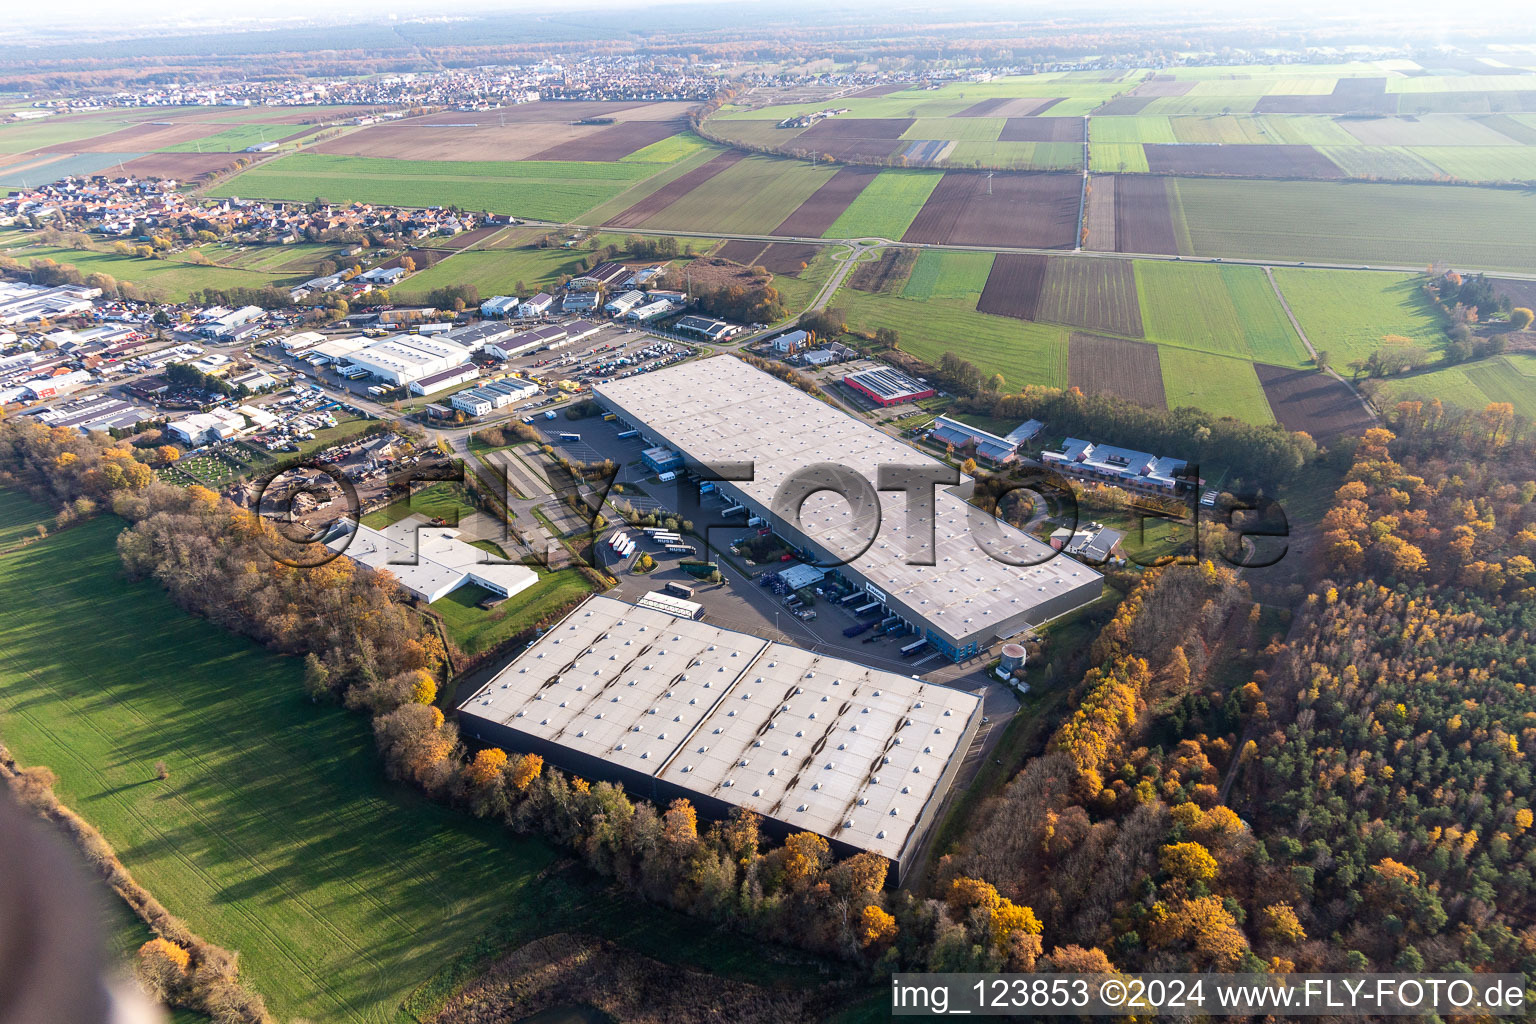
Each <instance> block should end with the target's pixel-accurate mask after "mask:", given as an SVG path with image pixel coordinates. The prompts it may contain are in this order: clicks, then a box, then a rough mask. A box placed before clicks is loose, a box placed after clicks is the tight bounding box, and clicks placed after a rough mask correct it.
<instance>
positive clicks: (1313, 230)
mask: <svg viewBox="0 0 1536 1024" xmlns="http://www.w3.org/2000/svg"><path fill="white" fill-rule="evenodd" d="M1135 180H1137V179H1135V178H1131V177H1122V178H1121V179H1120V180H1119V181H1118V182H1117V194H1116V200H1117V203H1119V204H1121V205H1122V206H1123V205H1124V203H1123V199H1124V191H1123V190H1124V186H1126V185H1127V184H1128V183H1129V182H1132V181H1135ZM1158 184H1161V183H1160V182H1159V183H1158ZM1167 185H1168V194H1169V196H1170V199H1171V202H1172V209H1173V219H1174V222H1175V224H1176V225H1179V224H1182V225H1183V226H1184V230H1183V231H1182V232H1180V238H1181V244H1180V248H1179V251H1180V252H1182V253H1183V254H1184V255H1187V256H1188V255H1195V256H1234V257H1241V258H1247V259H1273V260H1289V261H1296V260H1306V261H1309V262H1339V263H1370V264H1374V265H1380V266H1406V267H1422V266H1427V265H1429V264H1430V263H1432V262H1435V261H1437V260H1443V261H1445V262H1448V263H1450V264H1452V265H1453V266H1456V267H1458V268H1460V269H1464V270H1476V269H1488V270H1522V271H1524V270H1529V269H1530V268H1531V267H1532V266H1536V236H1533V235H1532V234H1531V232H1530V231H1528V230H1525V226H1526V225H1528V224H1529V223H1530V221H1531V216H1532V211H1533V209H1536V205H1533V204H1536V199H1533V198H1532V197H1531V196H1530V195H1528V194H1525V193H1522V192H1516V191H1506V190H1500V189H1482V188H1447V187H1445V186H1435V185H1379V184H1373V183H1366V182H1301V181H1266V182H1253V181H1231V180H1223V179H1216V178H1173V179H1169V180H1168V182H1167ZM1118 212H1119V208H1118V207H1117V215H1118ZM1120 236H1121V237H1120V238H1119V239H1118V240H1119V241H1120V243H1121V247H1122V251H1134V252H1149V251H1156V250H1149V249H1134V248H1130V247H1128V246H1126V244H1125V233H1124V232H1123V231H1122V232H1120Z"/></svg>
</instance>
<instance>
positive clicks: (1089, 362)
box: [1067, 331, 1166, 409]
mask: <svg viewBox="0 0 1536 1024" xmlns="http://www.w3.org/2000/svg"><path fill="white" fill-rule="evenodd" d="M1159 354H1160V353H1159V349H1158V347H1157V346H1156V345H1149V344H1147V343H1146V342H1144V341H1126V340H1125V339H1124V338H1106V337H1102V336H1100V335H1096V334H1085V333H1081V332H1076V331H1074V332H1073V334H1072V337H1071V339H1070V341H1069V347H1068V349H1067V382H1068V383H1069V384H1071V385H1072V386H1073V387H1075V388H1080V389H1081V390H1082V392H1083V394H1085V395H1114V396H1115V397H1117V398H1123V399H1125V400H1126V401H1128V402H1138V403H1140V404H1141V405H1147V406H1151V407H1152V408H1154V409H1161V408H1164V403H1165V400H1166V399H1165V395H1164V391H1163V370H1162V364H1161V362H1160V359H1159Z"/></svg>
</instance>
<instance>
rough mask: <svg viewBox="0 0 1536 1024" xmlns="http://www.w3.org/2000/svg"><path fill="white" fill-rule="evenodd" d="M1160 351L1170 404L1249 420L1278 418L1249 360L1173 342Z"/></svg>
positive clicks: (1165, 387)
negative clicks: (1231, 357)
mask: <svg viewBox="0 0 1536 1024" xmlns="http://www.w3.org/2000/svg"><path fill="white" fill-rule="evenodd" d="M1157 354H1158V358H1159V359H1160V360H1161V362H1162V367H1163V394H1164V395H1165V397H1166V399H1167V402H1168V408H1170V409H1177V408H1179V407H1181V406H1186V405H1189V406H1194V407H1195V408H1196V409H1203V410H1204V411H1206V412H1208V413H1212V414H1214V415H1216V416H1232V417H1234V418H1236V419H1240V420H1244V421H1246V422H1248V423H1273V422H1274V421H1275V414H1274V413H1273V412H1272V411H1271V410H1270V408H1269V400H1268V399H1266V398H1265V397H1264V389H1263V388H1262V387H1261V386H1260V385H1259V377H1258V374H1257V373H1255V372H1254V369H1253V364H1252V363H1250V362H1249V361H1248V360H1246V359H1230V358H1228V357H1226V356H1219V355H1213V354H1211V353H1208V352H1196V351H1194V350H1193V349H1187V348H1175V347H1173V346H1171V345H1165V346H1163V347H1161V348H1159V349H1158V352H1157Z"/></svg>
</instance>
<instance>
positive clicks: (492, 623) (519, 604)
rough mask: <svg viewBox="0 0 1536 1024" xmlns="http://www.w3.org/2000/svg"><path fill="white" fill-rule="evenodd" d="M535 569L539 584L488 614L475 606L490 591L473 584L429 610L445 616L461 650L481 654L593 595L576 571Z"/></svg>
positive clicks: (433, 605) (463, 587) (451, 634)
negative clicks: (579, 598) (579, 599)
mask: <svg viewBox="0 0 1536 1024" xmlns="http://www.w3.org/2000/svg"><path fill="white" fill-rule="evenodd" d="M534 569H535V571H537V572H538V574H539V582H537V583H535V584H534V585H533V586H531V587H529V588H528V589H527V590H524V591H523V592H521V593H519V594H516V595H514V596H513V597H511V598H509V599H507V600H506V601H503V602H502V603H501V604H500V605H499V606H497V607H496V608H493V609H491V610H489V611H486V610H484V609H481V608H477V607H475V606H476V605H477V604H479V602H480V601H482V600H484V599H485V598H486V597H488V596H491V592H490V591H489V590H486V589H484V588H483V587H479V586H476V585H475V584H473V583H470V584H465V585H464V586H462V587H459V588H458V589H457V590H454V591H453V592H451V593H449V594H448V595H446V596H445V597H441V598H438V599H437V600H436V601H434V602H433V603H432V604H431V606H430V607H431V609H432V610H433V611H435V612H437V613H438V614H439V615H441V616H442V617H443V626H444V628H446V629H447V631H448V635H449V636H450V637H452V638H453V642H454V643H455V644H457V645H458V646H459V649H460V650H461V651H463V652H464V653H466V654H479V653H480V652H481V651H488V650H490V649H491V648H492V647H495V646H496V645H497V644H498V643H500V642H501V641H503V640H505V639H507V638H508V637H511V636H516V635H517V634H518V633H521V632H522V631H523V630H525V629H528V628H529V627H531V626H533V625H535V624H537V623H538V621H539V620H540V619H543V618H546V617H548V616H550V615H553V614H554V613H555V612H556V611H557V610H558V609H559V608H561V607H562V606H563V605H565V604H567V603H569V602H571V601H574V600H576V599H577V598H578V597H581V596H582V595H583V594H589V593H591V592H592V584H590V583H588V582H587V581H586V579H584V578H583V577H582V575H581V573H580V572H578V571H576V570H575V569H559V570H556V571H554V572H549V571H547V570H545V569H542V568H539V567H537V566H535V567H534Z"/></svg>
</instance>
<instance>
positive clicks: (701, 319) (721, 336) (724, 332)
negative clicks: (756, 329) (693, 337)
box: [672, 316, 741, 341]
mask: <svg viewBox="0 0 1536 1024" xmlns="http://www.w3.org/2000/svg"><path fill="white" fill-rule="evenodd" d="M672 329H673V330H674V331H680V332H682V331H686V332H688V333H690V334H697V335H698V336H699V337H701V338H703V339H704V340H705V341H724V340H725V339H726V338H729V337H732V336H733V335H735V334H736V333H738V332H739V331H740V330H741V328H740V327H737V326H736V325H735V324H728V323H726V322H725V321H724V320H716V319H715V318H714V317H710V316H684V317H678V320H677V323H675V324H673V325H672Z"/></svg>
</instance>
